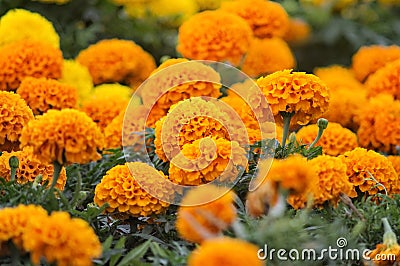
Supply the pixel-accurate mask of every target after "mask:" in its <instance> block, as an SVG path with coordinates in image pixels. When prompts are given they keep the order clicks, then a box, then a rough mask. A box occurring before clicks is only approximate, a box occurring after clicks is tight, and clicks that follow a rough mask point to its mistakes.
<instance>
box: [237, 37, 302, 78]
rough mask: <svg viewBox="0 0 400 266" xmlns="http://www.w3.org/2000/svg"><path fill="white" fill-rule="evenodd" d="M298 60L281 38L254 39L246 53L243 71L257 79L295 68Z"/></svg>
mask: <svg viewBox="0 0 400 266" xmlns="http://www.w3.org/2000/svg"><path fill="white" fill-rule="evenodd" d="M295 65H296V60H295V58H294V55H293V53H292V51H291V50H290V47H289V45H288V44H287V43H286V42H285V41H284V40H283V39H281V38H268V39H257V38H254V39H253V40H252V42H251V44H250V47H249V50H248V51H247V53H246V57H245V59H244V62H243V65H242V67H241V69H242V71H243V72H244V73H246V74H247V75H249V76H251V77H253V78H256V77H258V76H260V75H262V74H271V73H273V72H275V71H278V70H283V69H289V68H293V67H295Z"/></svg>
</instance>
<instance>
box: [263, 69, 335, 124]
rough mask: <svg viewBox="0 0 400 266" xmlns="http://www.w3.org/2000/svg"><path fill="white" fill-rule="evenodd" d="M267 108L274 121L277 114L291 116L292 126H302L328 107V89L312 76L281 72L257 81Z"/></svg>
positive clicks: (279, 121)
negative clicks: (270, 111) (281, 113)
mask: <svg viewBox="0 0 400 266" xmlns="http://www.w3.org/2000/svg"><path fill="white" fill-rule="evenodd" d="M257 84H258V86H259V87H260V88H261V90H262V91H263V93H264V95H265V97H266V98H267V100H268V103H269V104H270V107H271V109H272V112H273V114H274V115H275V121H276V122H278V123H282V117H281V115H280V112H286V113H294V115H293V117H292V123H293V124H295V123H297V124H299V125H304V124H307V123H308V122H309V121H311V120H313V119H315V118H318V117H320V116H321V115H322V114H323V113H324V112H325V111H326V110H327V109H328V106H329V89H328V87H327V86H326V85H325V83H324V82H323V81H322V80H320V79H319V78H318V77H316V76H314V75H312V74H306V73H303V72H292V71H291V70H282V71H277V72H275V73H272V74H270V75H268V76H266V77H261V78H259V79H258V80H257Z"/></svg>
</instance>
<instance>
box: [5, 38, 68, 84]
mask: <svg viewBox="0 0 400 266" xmlns="http://www.w3.org/2000/svg"><path fill="white" fill-rule="evenodd" d="M62 62H63V57H62V53H61V51H60V50H59V49H58V48H54V47H52V46H51V45H49V44H46V43H42V42H37V41H32V40H25V41H19V42H16V43H11V44H8V45H5V46H3V47H2V48H1V49H0V90H15V89H17V88H18V86H19V85H20V83H21V81H22V80H23V79H24V78H25V77H35V78H41V77H43V78H52V79H58V78H60V77H61V73H62Z"/></svg>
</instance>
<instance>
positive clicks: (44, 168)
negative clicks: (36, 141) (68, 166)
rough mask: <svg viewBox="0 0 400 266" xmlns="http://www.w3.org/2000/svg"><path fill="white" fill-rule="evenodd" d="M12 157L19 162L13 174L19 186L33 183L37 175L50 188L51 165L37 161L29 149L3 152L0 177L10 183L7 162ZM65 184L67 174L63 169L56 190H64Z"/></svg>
mask: <svg viewBox="0 0 400 266" xmlns="http://www.w3.org/2000/svg"><path fill="white" fill-rule="evenodd" d="M12 156H16V157H17V158H18V161H19V166H18V169H17V172H16V174H15V179H16V180H17V182H18V183H20V184H25V183H27V182H33V181H35V178H36V177H37V176H38V175H42V182H41V183H42V184H43V183H45V182H46V181H48V186H50V184H51V181H52V180H53V173H54V167H53V165H52V164H46V163H43V162H41V161H39V160H38V159H37V158H36V157H35V156H33V151H32V149H31V148H30V147H26V148H24V149H23V150H22V151H16V152H3V154H2V155H1V156H0V177H3V178H5V180H7V181H10V179H11V167H10V164H9V160H10V158H11V157H12ZM66 182H67V174H66V171H65V168H64V167H63V168H62V170H61V173H60V175H59V177H58V179H57V184H56V185H55V187H56V188H58V189H60V190H64V187H65V183H66Z"/></svg>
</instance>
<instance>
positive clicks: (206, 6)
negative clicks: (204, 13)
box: [196, 0, 231, 10]
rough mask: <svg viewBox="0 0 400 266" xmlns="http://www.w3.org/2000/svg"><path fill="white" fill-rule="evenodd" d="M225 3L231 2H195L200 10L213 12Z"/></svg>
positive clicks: (204, 0) (208, 0)
mask: <svg viewBox="0 0 400 266" xmlns="http://www.w3.org/2000/svg"><path fill="white" fill-rule="evenodd" d="M225 1H231V0H196V3H197V5H198V6H199V9H200V10H214V9H217V8H220V7H221V4H222V3H223V2H225Z"/></svg>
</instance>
